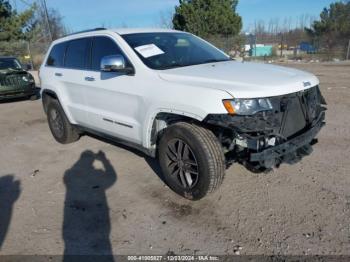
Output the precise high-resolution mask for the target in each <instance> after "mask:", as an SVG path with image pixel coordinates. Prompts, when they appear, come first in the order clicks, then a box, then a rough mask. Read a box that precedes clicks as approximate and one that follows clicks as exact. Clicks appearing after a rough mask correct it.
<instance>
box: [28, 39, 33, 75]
mask: <svg viewBox="0 0 350 262" xmlns="http://www.w3.org/2000/svg"><path fill="white" fill-rule="evenodd" d="M26 44H27V52H28V55H29V57H30V66H31V68H32V69H31V70H34V63H33V58H32V52H31V51H30V42H29V41H27V42H26Z"/></svg>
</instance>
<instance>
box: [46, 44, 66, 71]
mask: <svg viewBox="0 0 350 262" xmlns="http://www.w3.org/2000/svg"><path fill="white" fill-rule="evenodd" d="M66 46H67V44H66V43H60V44H57V45H54V46H53V47H52V49H51V52H50V54H49V57H48V58H47V62H46V65H48V66H54V67H63V60H64V53H65V51H66Z"/></svg>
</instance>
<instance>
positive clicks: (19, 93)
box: [0, 88, 39, 101]
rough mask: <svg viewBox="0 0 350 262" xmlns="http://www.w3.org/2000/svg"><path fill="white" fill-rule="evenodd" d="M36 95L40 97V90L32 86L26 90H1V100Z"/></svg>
mask: <svg viewBox="0 0 350 262" xmlns="http://www.w3.org/2000/svg"><path fill="white" fill-rule="evenodd" d="M35 95H36V96H37V97H39V92H38V89H37V88H30V89H25V90H16V91H9V92H0V101H4V100H9V99H15V98H23V97H30V96H35Z"/></svg>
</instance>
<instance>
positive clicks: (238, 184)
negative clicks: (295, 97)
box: [0, 63, 350, 255]
mask: <svg viewBox="0 0 350 262" xmlns="http://www.w3.org/2000/svg"><path fill="white" fill-rule="evenodd" d="M288 66H293V67H297V68H301V69H305V70H307V71H311V72H313V73H315V74H316V75H317V76H318V77H319V78H320V80H321V82H322V85H321V89H322V92H323V94H324V96H325V97H326V100H327V102H328V104H329V106H328V108H329V110H328V112H327V126H326V127H325V128H324V129H323V130H322V131H321V133H320V135H319V140H320V142H319V144H317V145H316V146H315V148H314V149H315V151H314V153H313V154H312V155H311V156H309V157H307V158H305V159H304V160H303V161H302V162H301V163H298V164H296V165H294V166H288V165H283V166H282V167H281V168H280V169H278V170H275V171H274V172H273V173H270V174H259V175H257V174H252V173H249V172H248V171H247V170H245V168H243V167H241V166H239V165H234V166H233V167H231V168H230V169H229V170H228V171H227V175H226V178H225V181H224V184H223V186H222V187H221V189H220V190H219V191H218V192H216V193H214V194H213V195H210V196H209V197H207V198H205V199H204V200H202V201H200V202H189V201H186V200H184V199H182V198H180V197H178V196H177V195H176V194H175V193H173V192H172V191H170V190H169V189H168V188H167V187H166V186H165V185H164V183H163V182H162V181H161V180H160V179H159V177H158V176H157V165H156V164H155V163H154V161H151V160H150V159H147V158H145V157H144V156H143V155H142V154H138V153H136V152H132V151H129V150H127V149H126V148H121V147H117V146H115V145H112V144H108V143H106V142H103V141H99V140H96V139H94V138H91V137H87V136H86V137H83V138H82V139H81V140H80V141H79V142H77V143H75V144H72V145H66V146H63V145H59V144H57V143H56V142H55V141H54V140H53V138H52V136H51V134H50V131H49V129H48V126H47V124H46V118H45V116H44V113H43V111H42V108H41V101H34V102H30V101H21V102H12V103H5V104H0V145H1V149H0V167H1V169H0V254H21V255H23V254H52V255H62V254H64V253H66V254H68V253H74V254H102V253H103V254H109V253H111V252H113V253H114V254H135V253H137V254H166V253H167V252H169V251H170V252H174V253H175V254H208V253H209V254H216V255H220V254H234V253H235V252H236V253H238V252H240V254H269V255H270V254H284V255H303V254H347V255H350V176H349V175H350V174H349V173H350V172H349V171H350V161H349V156H350V136H349V133H350V102H349V101H350V64H339V63H338V64H290V65H288ZM100 151H101V152H102V153H101V152H100ZM99 152H100V153H99ZM7 225H9V226H7Z"/></svg>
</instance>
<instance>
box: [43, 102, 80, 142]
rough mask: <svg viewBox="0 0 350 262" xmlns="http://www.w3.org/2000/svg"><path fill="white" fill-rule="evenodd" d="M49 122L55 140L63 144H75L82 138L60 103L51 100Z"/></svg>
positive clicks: (48, 106)
mask: <svg viewBox="0 0 350 262" xmlns="http://www.w3.org/2000/svg"><path fill="white" fill-rule="evenodd" d="M47 120H48V123H49V127H50V130H51V133H52V135H53V137H54V138H55V140H56V141H57V142H59V143H61V144H69V143H73V142H75V141H77V140H79V138H80V134H79V131H78V129H77V128H76V127H74V126H73V125H71V123H70V122H69V120H68V118H67V116H66V114H65V113H64V111H63V109H62V107H61V105H60V103H59V102H58V100H56V99H51V98H50V99H49V101H48V104H47Z"/></svg>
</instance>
